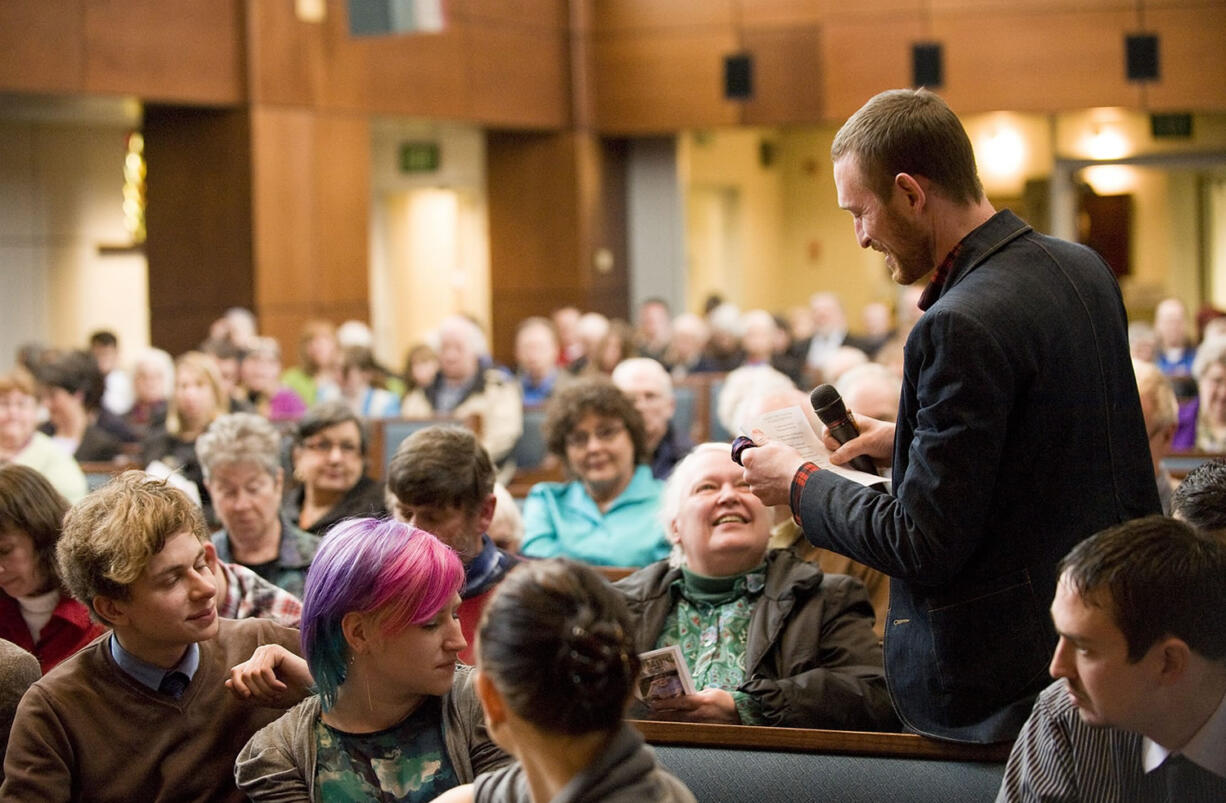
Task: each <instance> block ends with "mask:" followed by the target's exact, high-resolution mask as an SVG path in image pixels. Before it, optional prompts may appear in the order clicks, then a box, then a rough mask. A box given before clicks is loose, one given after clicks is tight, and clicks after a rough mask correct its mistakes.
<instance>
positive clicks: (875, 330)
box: [860, 301, 898, 359]
mask: <svg viewBox="0 0 1226 803" xmlns="http://www.w3.org/2000/svg"><path fill="white" fill-rule="evenodd" d="M893 319H894V313H893V312H892V311H891V310H890V307H889V305H887V304H883V303H882V302H880V301H870V302H869V303H867V304H865V305H864V308H863V309H861V310H860V320H862V321H863V322H864V335H863V337H862V340H863V341H864V343H863V348H864V353H865V354H867V355H868V356H869V359H872V358H873V356H874V355H876V354H877V349H879V348H881V346H882V345H884V344H885V343H886V342H887V341H889V340H891V339H893V338H894V337H895V336H896V335H897V334H898V332H897V330H896V329H895V328H894V320H893Z"/></svg>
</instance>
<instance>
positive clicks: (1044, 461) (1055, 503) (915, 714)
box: [743, 90, 1159, 742]
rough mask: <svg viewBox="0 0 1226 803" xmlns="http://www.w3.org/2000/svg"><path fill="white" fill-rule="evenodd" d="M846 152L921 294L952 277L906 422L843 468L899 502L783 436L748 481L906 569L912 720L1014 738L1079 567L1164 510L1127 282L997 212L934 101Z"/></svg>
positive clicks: (905, 705)
mask: <svg viewBox="0 0 1226 803" xmlns="http://www.w3.org/2000/svg"><path fill="white" fill-rule="evenodd" d="M831 158H832V161H833V162H834V178H835V185H836V187H837V189H838V202H839V206H840V207H841V208H843V209H846V210H847V211H848V212H850V213H851V215H852V218H853V221H854V225H855V232H856V239H857V241H858V242H859V244H860V245H861V247H863V248H872V249H873V250H875V251H879V252H881V253H883V254H884V255H885V261H886V265H887V267H888V268H889V270H890V274H891V276H892V278H893V279H894V281H896V282H898V283H899V284H903V285H909V284H912V283H914V282H917V281H919V280H921V279H924V278H925V277H928V276H929V275H931V280H930V282H929V286H928V288H927V290H926V291H925V292H924V295H923V297H922V299H921V301H920V307H921V308H922V309H924V310H925V312H924V314H923V316H922V317H921V318H920V319H919V321H918V322H917V323H916V324H915V327H914V329H913V330H912V332H911V334H910V336H909V337H908V338H907V344H906V352H905V358H904V359H905V363H904V379H903V390H902V399H901V401H900V403H899V411H898V423H897V424H896V425H895V424H889V423H886V422H882V421H876V420H873V419H869V418H865V417H859V418H858V419H857V420H858V423H859V426H860V433H861V434H860V436H859V437H857V438H855V439H853V440H851V441H849V442H848V443H847V444H846V445H844V446H843V447H841V448H839V449H837V451H835V453H834V456H833V458H832V459H833V460H834V462H836V463H839V464H843V463H846V462H847V461H848V460H850V459H851V458H852V457H855V456H858V455H867V456H869V457H870V458H872V459H873V460H876V461H878V464H879V465H891V464H892V466H893V490H892V491H891V493H889V494H886V493H882V492H880V491H877V490H874V489H872V488H866V487H864V486H861V485H858V484H856V483H854V482H852V481H850V480H847V479H844V478H842V477H839V476H837V475H835V474H833V473H832V472H829V471H820V470H818V469H817V467H816V466H815V465H813V464H811V463H806V462H805V461H804V460H803V459H802V458H801V457H800V455H799V454H797V453H796V452H795V451H794V450H792V449H790V448H788V447H787V446H785V445H783V444H780V443H777V442H770V441H769V440H768V439H766V438H765V437H758V438H757V439H756V440H757V443H758V447H759V448H754V449H747V450H745V452H744V454H743V460H744V465H745V467H746V478H747V479H748V481H749V482H750V484H751V487H752V488H753V490H754V492H755V493H756V494H758V496H759V497H761V498H762V500H763V502H765V503H766V504H769V505H775V504H790V505H791V509H792V513H793V514H794V515H795V516H796V518H797V520H798V521H799V522H800V525H801V527H802V529H803V530H804V534H805V537H806V538H807V539H808V540H809V541H810V542H811V543H813V544H814V545H816V546H820V547H824V548H827V549H831V550H833V551H835V552H839V553H841V554H844V555H847V556H848V557H851V558H853V559H855V560H857V561H859V562H861V563H864V564H866V565H868V566H870V567H872V568H875V569H878V570H879V571H882V572H884V573H886V574H888V575H889V576H890V577H891V578H892V579H891V584H890V613H889V617H888V619H887V621H886V633H885V663H886V675H887V680H888V683H889V687H890V694H891V697H892V699H893V701H894V705H895V707H896V708H897V709H898V712H899V715H900V716H901V718H902V720H903V722H904V723H905V724H906V725H907V726H908V727H910V728H911V729H913V730H915V731H918V732H920V733H924V734H927V735H930V736H935V737H938V738H945V739H952V740H958V741H968V742H996V741H1004V740H1008V739H1012V738H1013V737H1014V736H1016V735H1017V732H1018V730H1019V728H1020V727H1021V725H1022V722H1023V721H1024V720H1025V719H1026V716H1027V714H1028V713H1029V711H1030V707H1031V704H1032V703H1033V702H1034V698H1035V696H1036V695H1037V694H1038V692H1039V691H1041V690H1042V689H1043V687H1044V686H1045V685H1046V682H1045V680H1046V671H1045V670H1046V666H1047V658H1048V656H1049V655H1050V654H1051V650H1052V648H1053V647H1054V645H1055V643H1056V633H1055V630H1054V629H1053V628H1052V624H1051V622H1050V620H1049V619H1048V617H1047V616H1046V613H1045V608H1046V606H1047V601H1048V600H1050V599H1051V598H1052V596H1053V594H1054V592H1055V585H1056V563H1057V561H1059V560H1060V558H1061V557H1062V556H1063V555H1064V554H1065V553H1067V552H1068V550H1069V549H1070V548H1071V547H1072V546H1073V545H1074V544H1076V543H1077V542H1078V541H1080V540H1081V539H1083V538H1085V537H1086V536H1088V535H1089V534H1091V533H1093V532H1096V531H1098V530H1101V529H1104V528H1105V527H1108V526H1111V525H1113V524H1116V523H1118V522H1121V521H1126V520H1128V519H1131V518H1134V517H1137V516H1142V515H1145V514H1148V513H1156V512H1158V510H1159V507H1158V497H1157V492H1156V490H1155V487H1154V482H1153V470H1152V466H1151V465H1150V463H1149V452H1148V448H1147V446H1146V438H1145V427H1144V424H1143V422H1142V417H1141V406H1140V403H1139V401H1138V399H1137V389H1136V383H1135V381H1134V379H1133V374H1132V364H1131V362H1130V360H1129V352H1128V342H1127V337H1126V317H1125V312H1124V306H1123V303H1122V300H1121V298H1120V292H1119V287H1118V286H1117V284H1116V282H1115V279H1114V277H1113V276H1112V274H1111V271H1110V269H1109V268H1108V267H1107V266H1106V264H1105V263H1104V262H1103V261H1102V259H1101V258H1100V257H1098V256H1097V255H1096V254H1095V253H1094V252H1093V251H1091V250H1089V249H1087V248H1084V247H1082V246H1079V245H1074V244H1072V243H1067V242H1063V241H1061V240H1056V239H1054V238H1051V237H1046V236H1043V235H1041V234H1039V233H1037V232H1035V231H1034V230H1032V229H1031V228H1030V226H1028V225H1026V223H1024V222H1023V221H1022V220H1020V219H1019V218H1018V217H1017V216H1015V215H1014V214H1013V213H1012V212H1009V211H1001V212H997V211H995V210H994V209H993V207H992V205H991V204H990V203H989V202H988V200H987V198H986V197H985V195H984V193H983V187H982V185H981V184H980V181H979V177H978V174H977V172H976V167H975V156H974V153H973V152H972V149H971V143H970V139H969V138H968V137H967V135H966V131H965V130H964V129H963V128H962V124H961V123H960V122H959V120H958V118H957V117H956V116H955V115H954V113H953V112H952V111H951V110H950V109H949V107H948V106H946V104H945V103H944V101H942V100H941V99H940V98H939V97H937V96H936V95H934V94H932V93H930V92H928V91H926V90H915V91H912V90H894V91H889V92H884V93H882V94H880V95H877V96H876V97H874V98H873V99H872V100H870V101H869V102H868V103H867V104H866V105H865V106H864V107H863V108H861V109H860V110H859V111H858V112H856V113H855V114H854V115H853V116H852V118H851V119H850V120H848V121H847V123H846V124H845V125H844V126H843V128H842V129H841V130H840V131H839V133H838V135H837V136H836V137H835V140H834V144H833V146H832V148H831ZM827 444H828V445H831V446H832V447H833V446H837V444H835V443H834V442H833V441H830V440H828V441H827Z"/></svg>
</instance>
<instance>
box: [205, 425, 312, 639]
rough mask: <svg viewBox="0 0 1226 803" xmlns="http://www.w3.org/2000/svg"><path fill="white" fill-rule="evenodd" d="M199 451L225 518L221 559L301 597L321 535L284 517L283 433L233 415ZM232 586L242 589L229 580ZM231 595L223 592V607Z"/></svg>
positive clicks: (217, 536) (211, 431) (219, 535)
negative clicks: (309, 531) (302, 527)
mask: <svg viewBox="0 0 1226 803" xmlns="http://www.w3.org/2000/svg"><path fill="white" fill-rule="evenodd" d="M196 454H197V456H198V457H199V459H200V466H201V468H202V469H203V471H204V483H205V485H206V486H208V489H209V495H210V496H211V497H212V498H213V508H214V510H215V512H216V513H217V518H218V519H219V520H220V521H221V527H222V528H221V529H220V530H218V531H217V532H216V533H214V534H213V538H212V544H213V548H214V549H215V550H216V553H217V558H218V560H219V561H221V562H222V563H237V564H239V565H240V566H241V567H244V568H246V569H248V570H250V571H252V572H254V573H255V574H256V575H258V576H259V577H261V578H263V579H264V580H266V581H268V582H269V583H272V584H273V585H275V586H278V587H280V588H283V589H285V590H286V591H288V592H289V593H290V594H292V595H294V596H296V597H301V596H302V586H303V583H304V582H305V581H306V574H307V569H308V568H309V567H310V565H311V559H312V558H314V557H315V550H317V549H319V536H318V535H314V534H312V533H308V532H306V531H304V530H302V529H300V528H298V527H295V526H294V525H293V523H292V522H290V521H289V520H288V519H286V518H285V517H284V516H283V515H281V497H282V489H283V479H284V470H283V469H282V468H281V435H280V434H279V433H278V432H277V430H276V429H275V428H274V427H273V425H272V424H270V423H268V421H267V420H266V419H264V418H262V417H260V416H258V415H255V414H254V413H231V414H230V415H223V416H222V417H221V418H218V419H217V420H216V421H214V422H213V423H212V425H211V426H210V427H209V428H208V431H206V432H205V433H204V434H203V435H201V436H200V438H199V439H198V440H197V441H196ZM240 585H245V584H240ZM228 590H229V591H231V592H232V593H236V594H237V593H238V592H239V591H240V590H241V589H240V588H236V587H234V586H233V584H230V587H229V589H228ZM227 599H228V598H227V596H226V595H225V594H221V593H219V594H218V607H219V608H221V607H222V606H221V602H222V601H224V600H227ZM249 615H250V614H249ZM231 618H239V617H231Z"/></svg>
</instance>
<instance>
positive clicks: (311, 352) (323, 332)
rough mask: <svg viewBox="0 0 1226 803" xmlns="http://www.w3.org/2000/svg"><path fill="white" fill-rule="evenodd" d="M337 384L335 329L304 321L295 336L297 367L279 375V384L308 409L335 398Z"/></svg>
mask: <svg viewBox="0 0 1226 803" xmlns="http://www.w3.org/2000/svg"><path fill="white" fill-rule="evenodd" d="M340 380H341V344H340V341H339V340H337V338H336V327H335V326H333V325H332V324H331V323H330V322H329V321H322V320H314V321H307V322H306V323H305V324H303V326H302V331H301V332H299V334H298V364H297V365H295V366H293V367H292V368H287V369H286V370H285V372H284V373H282V374H281V384H282V385H284V386H286V387H287V388H289V389H290V390H292V391H294V392H295V393H297V394H298V397H299V398H301V399H302V400H303V401H304V402H306V404H307V406H308V407H309V406H311V405H313V404H315V403H316V402H318V401H323V400H325V399H327V398H328V397H329V395H334V394H335V392H336V386H337V385H339V384H340ZM321 390H322V391H323V395H322V396H320V395H319V392H320V391H321Z"/></svg>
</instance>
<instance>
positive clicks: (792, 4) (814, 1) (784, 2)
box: [740, 0, 859, 27]
mask: <svg viewBox="0 0 1226 803" xmlns="http://www.w3.org/2000/svg"><path fill="white" fill-rule="evenodd" d="M832 5H834V4H833V3H832V2H830V0H741V3H740V7H741V8H740V12H741V13H740V18H741V24H742V25H745V26H747V27H754V26H766V25H770V26H781V25H818V24H820V23H821V22H823V21H824V19H825V17H826V16H827V15H828V14H829V13H830V7H831V6H832ZM857 7H859V4H858V3H857Z"/></svg>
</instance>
